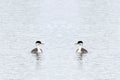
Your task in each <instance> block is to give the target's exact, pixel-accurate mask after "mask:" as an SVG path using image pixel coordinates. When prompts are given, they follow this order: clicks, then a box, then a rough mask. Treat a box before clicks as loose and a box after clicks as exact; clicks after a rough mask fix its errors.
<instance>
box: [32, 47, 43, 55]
mask: <svg viewBox="0 0 120 80" xmlns="http://www.w3.org/2000/svg"><path fill="white" fill-rule="evenodd" d="M40 50H41V51H42V49H40ZM31 53H33V54H38V50H37V48H35V49H33V50H32V51H31Z"/></svg>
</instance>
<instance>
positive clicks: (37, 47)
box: [31, 41, 43, 57]
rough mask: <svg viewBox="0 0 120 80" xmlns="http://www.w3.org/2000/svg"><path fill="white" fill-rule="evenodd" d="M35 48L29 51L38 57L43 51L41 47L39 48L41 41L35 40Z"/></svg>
mask: <svg viewBox="0 0 120 80" xmlns="http://www.w3.org/2000/svg"><path fill="white" fill-rule="evenodd" d="M35 44H36V48H35V49H33V50H32V51H31V53H33V54H36V56H37V57H38V56H39V54H40V53H43V51H42V49H41V48H40V45H41V44H43V43H42V42H41V41H36V42H35Z"/></svg>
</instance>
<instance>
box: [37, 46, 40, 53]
mask: <svg viewBox="0 0 120 80" xmlns="http://www.w3.org/2000/svg"><path fill="white" fill-rule="evenodd" d="M37 51H38V52H39V53H40V52H41V50H40V46H39V45H37Z"/></svg>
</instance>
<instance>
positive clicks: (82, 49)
mask: <svg viewBox="0 0 120 80" xmlns="http://www.w3.org/2000/svg"><path fill="white" fill-rule="evenodd" d="M75 44H77V45H79V48H78V49H77V50H76V52H77V53H79V54H80V59H82V56H83V54H86V53H88V51H87V50H86V49H84V48H83V41H78V42H77V43H75Z"/></svg>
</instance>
